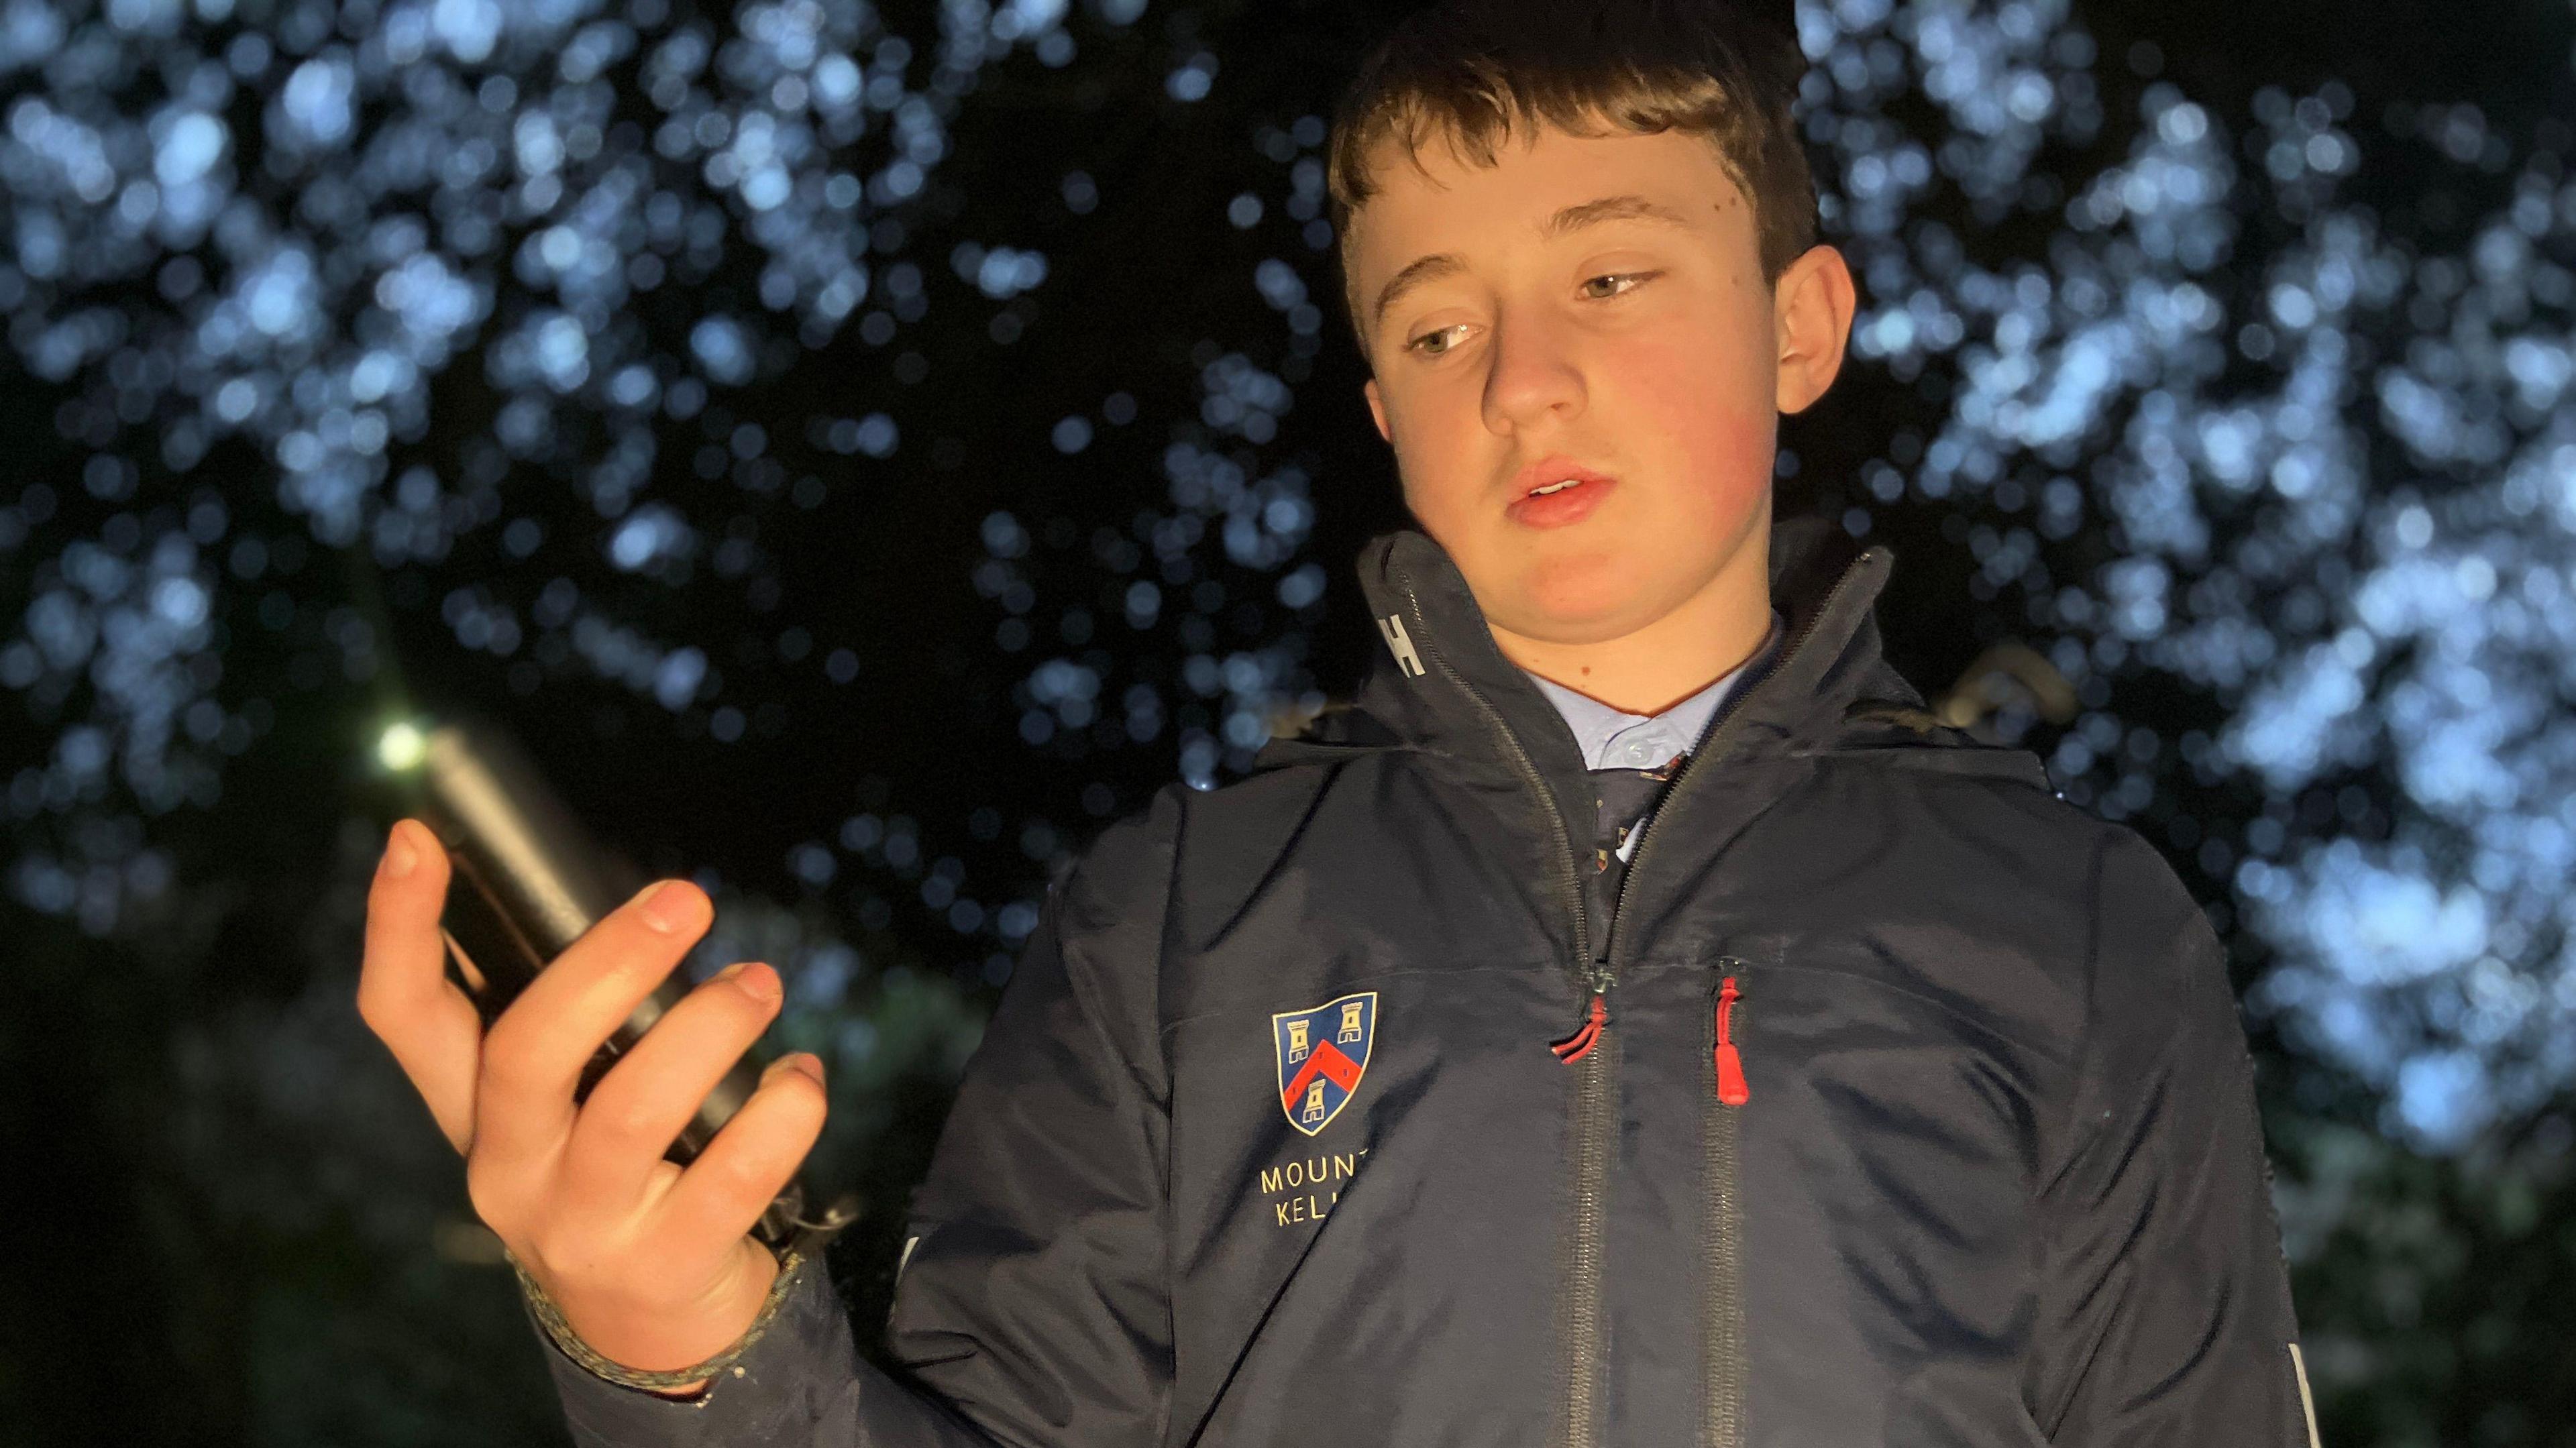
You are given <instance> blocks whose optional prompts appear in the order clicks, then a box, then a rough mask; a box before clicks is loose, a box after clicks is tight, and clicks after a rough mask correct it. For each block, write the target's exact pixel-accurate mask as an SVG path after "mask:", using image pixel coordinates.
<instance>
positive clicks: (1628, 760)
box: [1521, 608, 1783, 769]
mask: <svg viewBox="0 0 2576 1448" xmlns="http://www.w3.org/2000/svg"><path fill="white" fill-rule="evenodd" d="M1782 632H1783V629H1782V626H1781V618H1780V611H1779V610H1778V609H1776V608H1775V609H1773V610H1772V611H1771V630H1770V632H1769V633H1767V634H1765V635H1764V636H1763V639H1762V646H1761V647H1760V648H1757V649H1755V650H1754V651H1753V654H1752V656H1751V657H1749V658H1747V659H1746V660H1745V661H1744V662H1743V663H1741V664H1738V665H1736V666H1735V667H1734V668H1732V669H1730V670H1728V671H1727V672H1726V673H1725V674H1723V675H1721V676H1720V677H1718V678H1717V679H1716V680H1715V681H1713V682H1712V683H1710V684H1709V685H1708V686H1707V687H1706V688H1704V689H1701V690H1700V691H1699V692H1698V693H1696V694H1693V695H1691V696H1690V697H1689V698H1687V699H1684V700H1682V701H1681V702H1680V703H1678V704H1675V705H1674V706H1672V707H1671V708H1669V709H1666V710H1665V711H1664V712H1662V713H1660V714H1652V715H1648V714H1625V713H1621V712H1620V711H1619V710H1617V709H1613V708H1611V707H1610V706H1609V705H1607V704H1604V703H1602V702H1601V701H1600V700H1598V699H1595V698H1593V697H1591V696H1590V695H1588V694H1581V693H1577V692H1576V691H1574V690H1572V689H1569V688H1567V687H1566V686H1564V685H1563V684H1560V683H1558V682H1556V681H1555V680H1554V679H1545V678H1541V677H1539V676H1538V675H1536V674H1530V673H1529V671H1528V670H1527V669H1523V670H1522V671H1521V672H1522V673H1524V674H1529V679H1530V682H1531V683H1533V684H1536V685H1538V689H1539V692H1540V693H1542V694H1544V695H1546V696H1547V701H1548V702H1549V703H1551V704H1553V705H1555V706H1556V712H1557V713H1558V714H1560V715H1562V716H1563V717H1564V719H1565V726H1566V727H1567V728H1568V729H1571V730H1573V731H1574V742H1575V746H1576V747H1577V748H1579V749H1580V750H1582V752H1583V767H1584V768H1586V769H1655V768H1659V767H1661V766H1662V765H1664V764H1666V763H1668V762H1670V761H1671V760H1672V758H1673V757H1674V756H1675V755H1679V754H1687V753H1689V752H1690V751H1691V750H1693V749H1695V748H1697V747H1698V746H1699V738H1700V735H1701V734H1702V733H1704V732H1706V730H1707V728H1708V721H1709V717H1710V716H1711V715H1713V714H1715V713H1716V712H1717V710H1718V706H1719V705H1721V704H1724V703H1725V702H1726V698H1727V696H1728V695H1729V694H1731V693H1733V692H1734V691H1735V686H1736V685H1737V684H1739V683H1741V682H1742V681H1743V679H1744V675H1745V673H1746V671H1747V670H1749V669H1751V668H1752V667H1753V665H1754V664H1756V663H1758V662H1760V661H1761V658H1762V656H1763V655H1764V654H1766V653H1768V652H1770V650H1771V649H1772V648H1773V647H1774V646H1776V645H1777V644H1778V643H1779V641H1780V637H1781V634H1782Z"/></svg>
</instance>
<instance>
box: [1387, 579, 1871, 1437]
mask: <svg viewBox="0 0 2576 1448" xmlns="http://www.w3.org/2000/svg"><path fill="white" fill-rule="evenodd" d="M1862 556H1864V557H1866V556H1867V555H1866V554H1864V555H1862ZM1858 571H1859V563H1858V560H1854V562H1853V563H1852V564H1851V565H1850V566H1847V567H1845V568H1844V569H1843V571H1842V576H1841V577H1839V578H1836V579H1835V580H1834V586H1833V587H1832V588H1830V589H1827V590H1826V591H1825V598H1824V602H1823V603H1821V604H1819V605H1818V606H1817V608H1816V611H1815V612H1814V613H1812V614H1810V615H1808V617H1807V621H1806V622H1805V623H1804V624H1802V625H1800V626H1799V628H1798V631H1797V632H1796V633H1794V634H1792V635H1790V637H1789V639H1788V640H1787V642H1785V643H1783V644H1782V645H1781V646H1780V649H1779V651H1778V652H1776V653H1774V654H1773V655H1772V656H1771V661H1770V662H1769V663H1768V664H1766V665H1764V666H1763V669H1762V672H1761V673H1759V674H1757V675H1755V676H1754V677H1752V678H1749V679H1747V680H1745V681H1744V683H1743V685H1742V686H1741V687H1739V688H1737V689H1736V690H1735V691H1734V692H1733V693H1732V694H1730V695H1729V696H1728V697H1727V700H1726V703H1725V704H1724V705H1722V706H1721V707H1720V709H1719V711H1718V714H1717V717H1716V718H1715V719H1714V720H1713V721H1711V723H1710V725H1709V727H1708V729H1707V731H1706V734H1705V737H1703V738H1702V739H1701V740H1700V742H1699V747H1697V748H1695V749H1693V750H1692V751H1691V752H1690V753H1689V754H1687V755H1685V756H1683V759H1682V766H1681V769H1680V770H1679V771H1677V772H1676V773H1675V774H1674V776H1673V782H1672V783H1671V784H1669V785H1667V786H1665V788H1664V795H1663V798H1662V799H1660V800H1658V801H1656V803H1655V807H1654V809H1653V811H1652V812H1651V813H1649V814H1648V815H1647V816H1646V822H1645V823H1644V824H1642V825H1640V826H1638V828H1637V848H1636V850H1635V852H1634V853H1632V854H1631V855H1630V856H1629V859H1628V869H1627V872H1626V873H1625V874H1623V875H1621V876H1620V877H1619V891H1618V894H1617V896H1616V897H1615V898H1614V899H1613V901H1612V904H1611V909H1610V939H1609V949H1608V950H1607V951H1606V952H1604V954H1605V957H1606V959H1607V961H1608V968H1607V969H1606V971H1605V972H1604V973H1603V981H1602V985H1601V987H1600V989H1601V990H1603V991H1606V990H1607V989H1608V984H1609V982H1610V981H1612V980H1616V979H1617V978H1618V974H1619V970H1620V968H1621V967H1622V966H1623V965H1625V964H1626V963H1627V953H1626V946H1627V944H1628V942H1629V941H1630V940H1631V939H1633V938H1634V937H1635V936H1636V933H1637V927H1636V916H1635V915H1634V914H1633V913H1632V912H1630V911H1629V910H1628V908H1627V904H1628V891H1629V888H1630V887H1631V886H1633V885H1635V884H1636V881H1637V876H1638V875H1639V874H1640V873H1642V872H1643V871H1644V869H1645V866H1646V852H1647V851H1648V850H1651V849H1653V848H1654V847H1655V840H1656V838H1657V837H1658V832H1657V831H1656V829H1655V823H1656V821H1658V820H1660V819H1662V818H1663V816H1664V813H1665V811H1666V810H1668V809H1670V808H1671V807H1672V804H1673V802H1674V800H1675V799H1676V798H1677V797H1678V796H1679V795H1680V793H1681V791H1682V790H1683V789H1685V788H1687V787H1689V784H1690V782H1691V780H1693V779H1694V778H1696V777H1697V776H1698V775H1700V774H1701V773H1703V771H1702V770H1701V769H1700V767H1699V766H1700V764H1701V762H1702V761H1704V760H1705V759H1706V758H1707V757H1708V756H1710V755H1712V754H1715V753H1717V752H1718V750H1717V745H1718V743H1719V741H1721V740H1723V739H1726V738H1727V737H1728V731H1729V730H1730V729H1732V728H1734V727H1735V720H1736V716H1737V715H1738V714H1740V713H1741V712H1742V705H1743V704H1744V701H1745V700H1747V699H1748V698H1750V697H1752V695H1753V692H1754V690H1756V689H1758V688H1760V687H1761V686H1762V684H1763V683H1765V682H1766V681H1768V680H1769V679H1770V678H1771V677H1772V676H1773V675H1775V674H1777V673H1779V672H1780V670H1781V669H1782V668H1783V667H1784V666H1786V665H1787V664H1788V662H1789V660H1790V659H1792V658H1795V657H1796V656H1797V653H1798V651H1799V650H1800V649H1802V648H1805V647H1806V645H1807V640H1808V639H1810V638H1813V637H1814V636H1815V632H1816V626H1817V625H1818V624H1820V623H1822V622H1823V621H1824V620H1825V619H1826V618H1828V617H1830V616H1831V615H1832V614H1833V611H1834V605H1835V604H1836V603H1837V602H1839V601H1840V600H1841V598H1842V596H1843V593H1844V591H1845V590H1847V589H1849V588H1850V587H1851V580H1852V575H1853V574H1854V573H1856V572H1858ZM1429 631H1430V630H1429V629H1428V628H1427V627H1426V628H1425V629H1424V632H1426V633H1427V632H1429ZM1726 963H1727V964H1729V965H1740V964H1741V963H1740V962H1736V961H1731V960H1730V961H1728V962H1726ZM1720 990H1721V999H1720V1003H1719V1004H1720V1006H1721V1008H1724V1007H1727V1006H1731V1005H1732V1004H1733V1002H1729V1001H1726V1000H1724V999H1723V987H1721V988H1720ZM1729 1015H1730V1016H1732V1011H1729ZM1729 1024H1730V1025H1732V1021H1731V1020H1730V1022H1729ZM1603 1029H1604V1030H1606V1029H1608V1023H1607V1021H1606V1020H1605V1021H1604V1022H1603ZM1596 1034H1597V1033H1596ZM1717 1034H1718V1032H1717V1017H1716V1012H1714V1011H1712V1012H1711V1013H1710V1035H1711V1040H1710V1043H1709V1051H1708V1057H1709V1066H1710V1082H1709V1094H1708V1097H1707V1105H1706V1107H1705V1108H1703V1109H1704V1112H1705V1120H1704V1121H1703V1123H1702V1130H1701V1150H1702V1153H1703V1155H1704V1157H1705V1161H1704V1166H1705V1169H1706V1172H1707V1183H1708V1185H1707V1193H1706V1195H1707V1198H1708V1219H1707V1221H1706V1223H1705V1224H1704V1226H1703V1228H1702V1235H1703V1237H1704V1238H1705V1241H1706V1247H1707V1253H1706V1255H1707V1262H1706V1270H1705V1274H1704V1277H1703V1287H1702V1293H1703V1300H1702V1304H1701V1314H1702V1317H1703V1319H1704V1324H1705V1325H1704V1328H1703V1333H1702V1336H1703V1337H1704V1339H1705V1347H1704V1349H1703V1350H1704V1351H1705V1353H1706V1354H1707V1368H1708V1383H1707V1404H1706V1406H1707V1409H1708V1425H1707V1426H1708V1433H1707V1439H1708V1444H1709V1448H1741V1444H1742V1443H1743V1441H1744V1376H1745V1363H1744V1290H1743V1273H1742V1261H1741V1257H1742V1240H1743V1235H1744V1227H1743V1217H1744V1203H1743V1197H1742V1188H1741V1184H1740V1183H1739V1182H1738V1181H1737V1173H1736V1156H1737V1151H1736V1137H1737V1131H1738V1123H1739V1120H1740V1118H1739V1117H1738V1115H1737V1113H1736V1112H1735V1111H1734V1110H1733V1109H1732V1108H1731V1106H1730V1105H1729V1103H1727V1102H1726V1101H1725V1100H1724V1082H1723V1081H1722V1080H1720V1079H1719V1078H1718V1066H1719V1061H1720V1050H1719V1047H1720V1042H1719V1041H1718V1040H1717V1039H1715V1038H1716V1036H1717ZM1724 1045H1725V1046H1726V1047H1728V1048H1729V1049H1732V1047H1733V1045H1734V1043H1733V1041H1732V1039H1731V1038H1730V1039H1729V1040H1727V1041H1726V1042H1724ZM1739 1084H1740V1083H1739ZM1587 1129H1589V1130H1592V1131H1596V1132H1597V1131H1601V1130H1604V1129H1606V1128H1605V1127H1604V1126H1602V1125H1599V1124H1594V1123H1589V1122H1587ZM1587 1145H1588V1143H1587ZM1581 1151H1582V1147H1580V1146H1579V1147H1578V1158H1577V1159H1578V1161H1579V1160H1581ZM1579 1180H1580V1177H1579V1176H1578V1181H1579ZM1577 1220H1578V1222H1580V1221H1581V1218H1580V1217H1579V1216H1578V1218H1577ZM1592 1230H1593V1231H1594V1232H1595V1233H1596V1234H1597V1233H1598V1232H1599V1230H1600V1223H1599V1220H1598V1218H1597V1216H1596V1217H1595V1219H1594V1220H1593V1222H1592ZM1575 1260H1576V1261H1577V1262H1578V1263H1582V1262H1585V1261H1589V1262H1591V1263H1592V1264H1593V1270H1595V1271H1596V1272H1597V1271H1598V1264H1599V1260H1600V1243H1599V1240H1598V1237H1597V1235H1596V1236H1595V1238H1594V1240H1593V1241H1592V1242H1591V1243H1590V1244H1589V1251H1588V1253H1587V1252H1586V1250H1585V1244H1581V1243H1578V1244H1577V1250H1576V1256H1575ZM1582 1291H1583V1295H1586V1296H1588V1297H1589V1298H1590V1300H1591V1302H1592V1305H1593V1310H1594V1312H1595V1314H1596V1316H1597V1314H1598V1312H1599V1304H1600V1296H1601V1287H1600V1283H1599V1282H1598V1280H1595V1281H1593V1282H1591V1283H1589V1284H1588V1285H1586V1286H1585V1287H1584V1288H1583V1289H1582ZM1596 1341H1597V1339H1596ZM1579 1372H1580V1370H1579V1369H1578V1373H1579ZM1577 1421H1588V1420H1577ZM1570 1441H1571V1442H1572V1443H1573V1444H1575V1445H1577V1448H1582V1445H1585V1444H1588V1443H1589V1442H1590V1440H1589V1439H1585V1438H1581V1437H1575V1438H1572V1439H1571V1440H1570Z"/></svg>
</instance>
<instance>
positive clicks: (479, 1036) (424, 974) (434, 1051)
mask: <svg viewBox="0 0 2576 1448" xmlns="http://www.w3.org/2000/svg"><path fill="white" fill-rule="evenodd" d="M447 869H448V866H447V852H446V851H445V850H443V849H441V848H440V847H439V844H438V838H437V836H436V835H434V834H432V833H431V832H430V831H429V830H428V829H426V828H424V827H422V826H421V825H420V824H419V823H417V822H415V821H412V820H401V821H398V822H396V823H395V825H394V827H393V829H392V830H391V831H390V832H388V834H387V835H386V839H385V853H384V856H383V858H382V859H380V860H378V861H377V862H376V876H375V879H374V881H373V882H371V883H370V884H369V885H368V887H367V931H366V958H365V960H364V961H363V962H362V963H361V964H360V965H359V967H358V1015H359V1017H360V1019H362V1020H364V1021H365V1022H366V1023H367V1028H368V1029H369V1030H371V1031H374V1032H375V1033H376V1037H377V1039H379V1040H381V1041H383V1042H384V1043H385V1046H386V1047H387V1048H388V1049H389V1050H391V1051H392V1052H393V1055H394V1061H395V1063H396V1064H398V1065H400V1066H401V1067H402V1069H403V1074H404V1075H406V1076H408V1077H410V1078H411V1084H412V1087H413V1089H414V1090H417V1091H418V1092H420V1097H421V1100H422V1101H423V1102H425V1103H427V1105H428V1107H429V1111H430V1115H431V1116H432V1117H434V1118H436V1119H437V1122H438V1129H439V1130H440V1131H441V1132H443V1133H445V1134H446V1136H447V1140H448V1142H449V1144H450V1145H452V1146H454V1147H455V1148H456V1149H457V1150H458V1151H460V1152H461V1151H463V1150H465V1148H466V1146H467V1145H468V1144H469V1143H471V1142H472V1141H473V1139H474V1078H475V1072H476V1067H477V1061H478V1059H479V1057H480V1055H481V1053H482V1042H483V1022H482V1018H481V1017H480V1016H479V1015H477V1014H476V1013H475V1010H474V1002H473V1001H471V1000H469V999H467V998H466V995H465V992H463V991H461V990H458V989H457V988H456V984H455V982H453V981H451V980H449V979H448V978H447V971H446V964H447V942H446V939H445V937H443V936H442V935H440V933H439V928H438V917H439V912H440V910H441V909H442V908H443V907H444V906H445V904H446V901H447Z"/></svg>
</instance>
